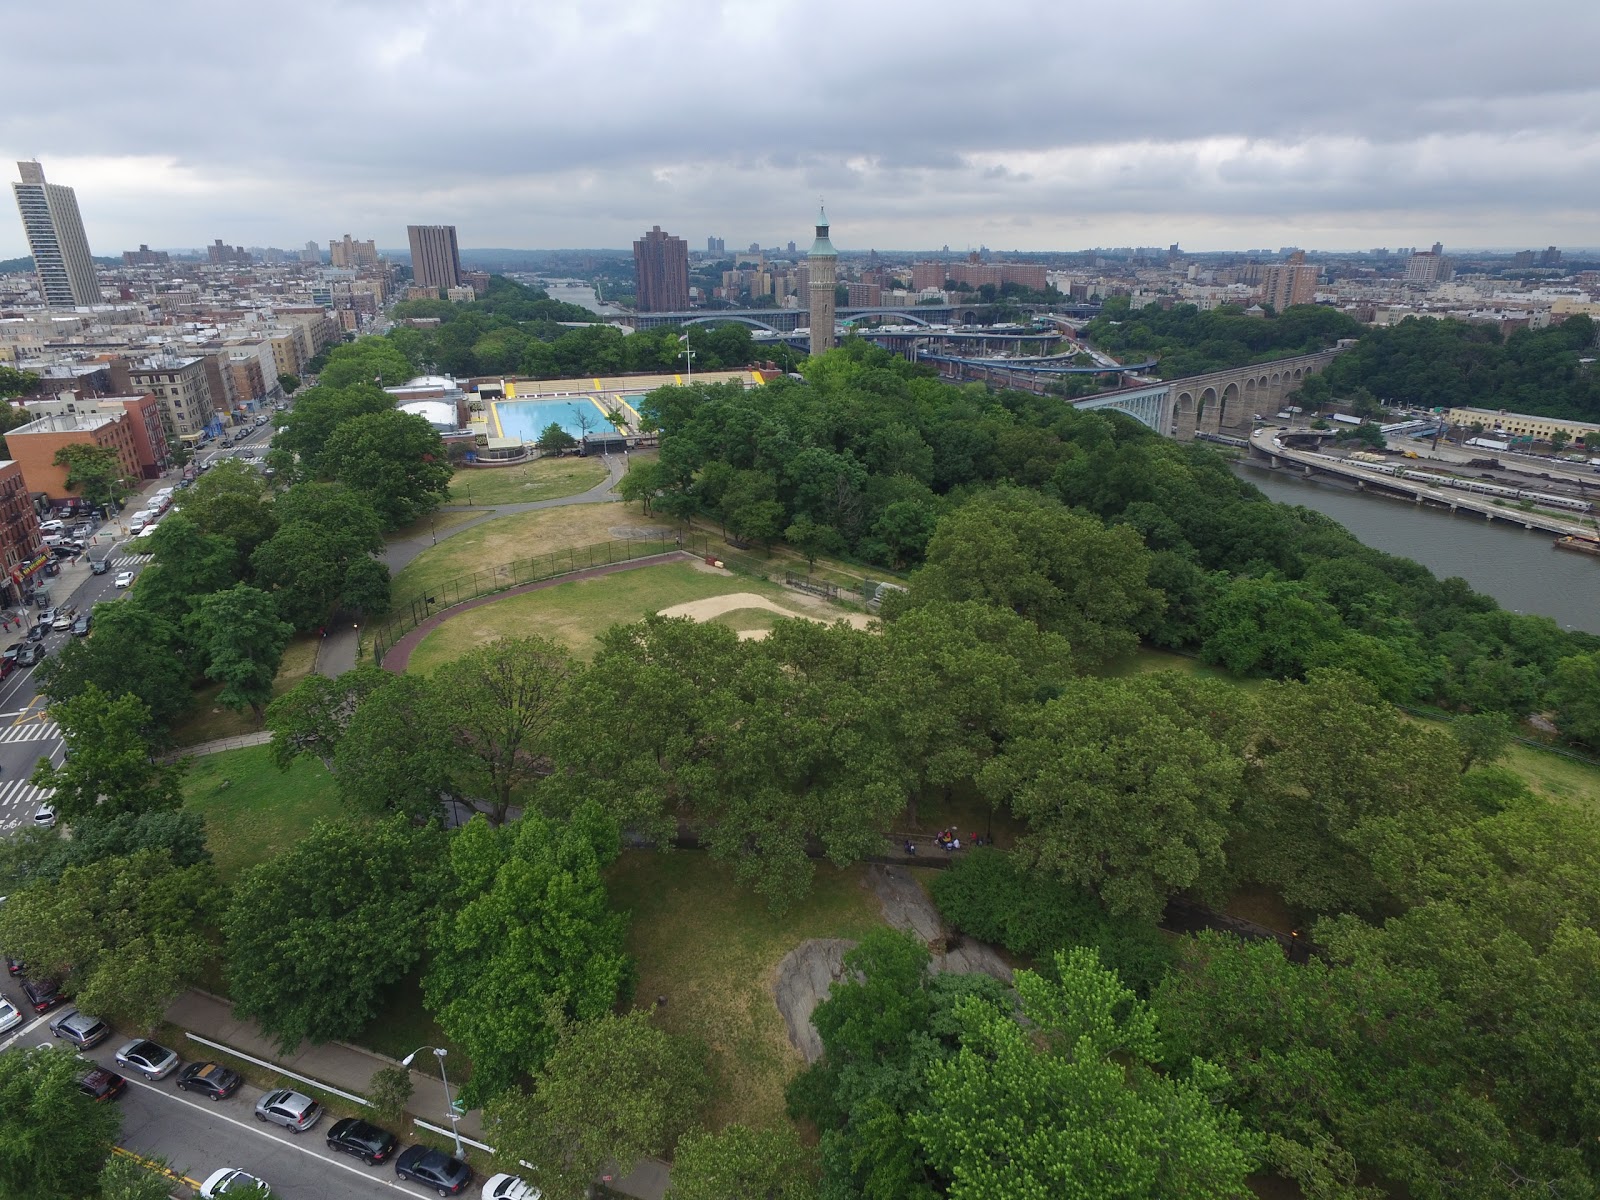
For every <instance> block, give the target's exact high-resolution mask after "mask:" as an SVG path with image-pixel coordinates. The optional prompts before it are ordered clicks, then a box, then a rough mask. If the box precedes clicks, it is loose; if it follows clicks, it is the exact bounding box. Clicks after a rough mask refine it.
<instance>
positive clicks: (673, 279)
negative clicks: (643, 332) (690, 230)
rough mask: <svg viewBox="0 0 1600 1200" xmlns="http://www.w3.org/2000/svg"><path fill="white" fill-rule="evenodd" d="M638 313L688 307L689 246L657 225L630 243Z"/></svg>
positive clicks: (676, 310) (668, 310) (678, 309)
mask: <svg viewBox="0 0 1600 1200" xmlns="http://www.w3.org/2000/svg"><path fill="white" fill-rule="evenodd" d="M633 266H634V270H635V271H636V272H637V274H638V276H639V287H638V302H637V306H638V309H639V311H640V312H682V311H683V310H684V309H686V308H688V307H689V244H688V243H687V242H685V241H684V240H683V239H682V238H680V237H673V236H672V235H671V234H670V233H663V232H662V231H661V226H659V225H657V226H655V227H654V228H652V229H651V230H650V232H649V233H647V234H645V235H644V236H643V237H642V238H639V239H637V240H636V241H635V242H634V243H633Z"/></svg>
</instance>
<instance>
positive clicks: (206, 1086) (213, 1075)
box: [178, 1062, 244, 1100]
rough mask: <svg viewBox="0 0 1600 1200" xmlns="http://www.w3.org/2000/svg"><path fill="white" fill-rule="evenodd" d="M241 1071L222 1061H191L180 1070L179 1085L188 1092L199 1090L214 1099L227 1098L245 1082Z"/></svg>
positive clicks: (201, 1093)
mask: <svg viewBox="0 0 1600 1200" xmlns="http://www.w3.org/2000/svg"><path fill="white" fill-rule="evenodd" d="M243 1082H244V1080H243V1078H242V1077H241V1076H240V1075H239V1072H237V1071H235V1070H234V1069H233V1068H232V1067H225V1066H223V1065H222V1064H221V1063H214V1062H198V1063H190V1064H189V1065H188V1066H187V1067H185V1068H184V1069H183V1070H181V1071H179V1072H178V1086H179V1087H180V1088H182V1089H183V1090H184V1091H186V1092H197V1093H199V1094H200V1095H202V1096H205V1097H208V1098H209V1099H212V1100H226V1099H227V1098H228V1097H229V1096H231V1095H233V1094H234V1093H235V1092H237V1091H238V1090H239V1085H240V1084H241V1083H243Z"/></svg>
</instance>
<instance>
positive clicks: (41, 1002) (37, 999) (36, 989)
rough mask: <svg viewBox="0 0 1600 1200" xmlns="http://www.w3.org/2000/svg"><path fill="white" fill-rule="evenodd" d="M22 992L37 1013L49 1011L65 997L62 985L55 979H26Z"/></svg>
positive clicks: (23, 982)
mask: <svg viewBox="0 0 1600 1200" xmlns="http://www.w3.org/2000/svg"><path fill="white" fill-rule="evenodd" d="M22 994H23V995H24V996H25V997H27V1000H28V1006H29V1007H30V1008H32V1009H33V1011H34V1012H36V1013H42V1012H49V1011H50V1010H51V1009H52V1008H54V1007H55V1006H56V1005H58V1004H60V1003H61V1001H62V1000H63V999H64V997H63V996H62V995H61V985H60V984H59V983H57V982H56V981H55V980H54V979H24V980H23V981H22Z"/></svg>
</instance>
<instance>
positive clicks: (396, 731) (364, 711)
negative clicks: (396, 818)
mask: <svg viewBox="0 0 1600 1200" xmlns="http://www.w3.org/2000/svg"><path fill="white" fill-rule="evenodd" d="M390 678H391V682H389V683H388V684H387V686H385V687H381V688H378V689H377V690H375V691H373V692H372V693H371V694H370V695H368V696H367V697H366V699H364V700H363V701H362V702H361V705H360V707H358V708H357V709H356V710H355V713H354V714H353V715H352V716H351V717H350V722H349V724H348V726H347V727H346V728H345V730H344V733H343V736H342V737H341V738H340V739H339V744H338V748H337V749H336V750H335V751H334V755H333V772H334V779H335V782H336V784H337V786H338V788H339V796H340V798H341V799H342V800H344V801H345V803H347V804H349V805H350V806H351V807H353V808H355V809H357V810H358V811H361V812H366V813H373V814H382V813H389V812H398V813H404V814H405V815H406V816H408V817H411V818H412V819H414V820H421V821H438V820H439V817H440V811H441V810H440V804H441V802H442V800H443V798H444V797H445V796H447V795H453V794H454V792H455V788H454V785H453V781H452V780H453V774H454V771H455V767H456V754H455V744H454V740H453V738H452V737H451V732H450V728H449V725H448V723H447V721H446V712H447V710H448V709H449V707H450V702H449V700H447V699H446V694H445V693H441V692H440V690H439V688H438V686H437V685H436V684H434V683H432V682H431V681H430V680H426V679H423V678H420V677H418V676H416V675H401V676H391V677H390Z"/></svg>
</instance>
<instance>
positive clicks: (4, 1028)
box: [0, 996, 22, 1033]
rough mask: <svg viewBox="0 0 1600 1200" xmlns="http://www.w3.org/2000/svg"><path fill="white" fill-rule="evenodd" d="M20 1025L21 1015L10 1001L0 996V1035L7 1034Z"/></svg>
mask: <svg viewBox="0 0 1600 1200" xmlns="http://www.w3.org/2000/svg"><path fill="white" fill-rule="evenodd" d="M21 1024H22V1014H21V1013H20V1012H18V1011H17V1006H16V1005H15V1004H13V1003H11V1001H9V1000H7V999H5V998H4V997H3V996H0V1033H9V1032H10V1031H11V1030H13V1029H15V1028H16V1027H17V1026H18V1025H21Z"/></svg>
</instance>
